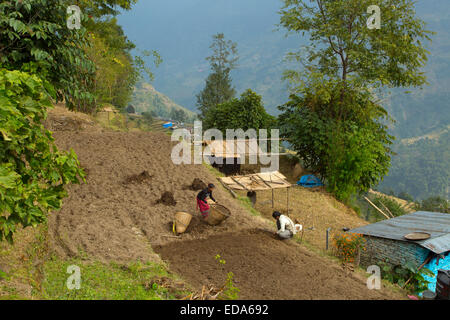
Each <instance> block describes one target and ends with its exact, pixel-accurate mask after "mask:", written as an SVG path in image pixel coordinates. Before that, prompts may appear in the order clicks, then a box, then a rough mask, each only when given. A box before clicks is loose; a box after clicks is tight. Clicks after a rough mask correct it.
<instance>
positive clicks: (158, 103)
mask: <svg viewBox="0 0 450 320" xmlns="http://www.w3.org/2000/svg"><path fill="white" fill-rule="evenodd" d="M132 105H133V106H134V107H135V108H136V111H137V112H138V113H142V112H152V111H153V112H154V113H156V114H157V115H158V116H160V117H164V118H167V117H170V115H171V112H172V110H182V111H183V112H185V114H186V118H187V119H186V120H191V119H192V118H194V117H195V113H194V112H192V111H190V110H188V109H186V108H184V107H182V106H180V105H178V104H176V103H175V102H173V101H172V100H171V99H170V98H169V97H167V96H166V95H164V94H162V93H161V92H158V91H157V90H156V89H155V88H154V87H153V86H152V85H151V84H149V83H146V82H140V83H139V84H137V85H136V87H135V89H134V92H133V99H132Z"/></svg>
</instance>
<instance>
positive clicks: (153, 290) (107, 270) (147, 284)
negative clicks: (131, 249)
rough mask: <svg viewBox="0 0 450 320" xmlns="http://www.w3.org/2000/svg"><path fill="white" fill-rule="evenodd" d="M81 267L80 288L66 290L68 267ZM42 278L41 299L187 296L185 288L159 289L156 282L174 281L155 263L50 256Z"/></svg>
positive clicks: (163, 268)
mask: <svg viewBox="0 0 450 320" xmlns="http://www.w3.org/2000/svg"><path fill="white" fill-rule="evenodd" d="M71 265H75V266H78V267H79V268H80V279H81V282H80V289H78V290H76V289H73V290H69V289H68V287H67V281H68V278H69V277H70V276H71V274H69V273H67V268H68V267H69V266H71ZM44 275H45V278H44V280H43V282H42V289H43V290H42V294H43V297H42V298H44V299H54V300H171V299H177V298H180V297H181V296H185V295H187V291H186V289H184V288H181V289H174V288H171V287H170V286H169V287H167V286H161V285H159V284H157V283H155V282H157V281H154V280H155V279H161V278H166V279H170V281H173V282H174V283H175V282H176V279H174V277H173V276H172V275H170V274H169V273H168V272H167V270H166V268H165V267H164V266H162V265H160V264H156V263H145V264H144V263H133V264H130V265H127V266H125V265H119V264H116V263H109V264H105V263H101V262H83V261H81V260H77V259H74V260H61V259H59V258H57V257H52V258H51V259H49V260H48V261H47V262H46V263H45V264H44Z"/></svg>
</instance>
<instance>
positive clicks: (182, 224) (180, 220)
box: [174, 212, 192, 234]
mask: <svg viewBox="0 0 450 320" xmlns="http://www.w3.org/2000/svg"><path fill="white" fill-rule="evenodd" d="M191 220H192V215H191V214H190V213H187V212H177V213H175V221H174V231H175V232H176V233H177V234H180V233H184V232H185V231H186V229H187V228H188V226H189V224H190V223H191Z"/></svg>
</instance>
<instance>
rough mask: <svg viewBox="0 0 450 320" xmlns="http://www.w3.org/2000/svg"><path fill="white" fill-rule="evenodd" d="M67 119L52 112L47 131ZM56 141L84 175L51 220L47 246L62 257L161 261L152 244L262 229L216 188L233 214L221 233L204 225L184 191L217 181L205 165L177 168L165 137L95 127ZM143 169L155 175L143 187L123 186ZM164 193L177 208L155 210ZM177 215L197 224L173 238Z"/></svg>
mask: <svg viewBox="0 0 450 320" xmlns="http://www.w3.org/2000/svg"><path fill="white" fill-rule="evenodd" d="M68 116H71V117H75V118H77V116H78V114H74V113H70V112H67V111H64V110H61V109H59V108H57V110H56V112H54V110H52V111H51V116H50V117H49V121H50V125H51V124H52V123H53V122H55V121H58V119H60V118H61V117H68ZM82 120H83V119H82ZM53 128H54V127H53ZM54 129H55V128H54ZM56 129H57V128H56ZM91 129H92V130H91ZM53 136H54V138H55V141H56V144H57V145H58V147H60V148H61V149H63V150H68V149H70V148H73V149H74V151H75V152H76V153H77V155H78V159H79V161H80V163H81V165H82V166H83V167H84V168H86V171H87V172H88V176H87V183H86V184H81V185H72V186H70V187H69V188H68V191H69V196H68V197H67V198H66V199H65V200H64V205H63V208H62V209H61V210H60V211H59V212H56V213H54V214H51V215H50V217H49V233H50V240H51V244H52V245H51V247H52V249H53V250H54V251H56V252H57V253H58V254H60V255H62V256H75V255H78V254H79V253H82V252H84V253H87V254H88V256H91V257H93V258H95V259H99V260H100V261H118V262H124V261H136V260H141V261H154V260H158V257H157V256H156V255H155V254H153V253H152V250H151V245H155V244H165V243H168V242H171V241H181V240H186V239H198V238H207V237H208V236H210V235H213V234H216V233H220V232H229V231H232V230H235V231H238V230H242V229H246V228H251V227H254V226H263V225H265V223H264V221H263V219H261V218H259V217H254V216H251V215H249V214H248V213H247V212H246V211H245V210H244V209H243V208H242V207H241V206H240V205H239V204H238V203H236V201H235V200H234V199H233V198H232V197H231V195H229V193H228V192H227V191H226V190H223V189H222V188H219V187H218V188H217V190H216V191H215V198H216V199H218V200H219V201H220V202H221V204H223V205H225V206H226V207H228V208H229V209H230V210H231V211H232V213H233V215H232V217H231V218H229V219H228V220H227V221H226V223H223V224H222V225H220V226H218V227H211V226H208V225H206V224H204V223H203V222H202V221H201V220H200V217H199V213H198V212H197V210H196V200H195V199H196V194H197V191H192V190H185V189H184V187H185V186H186V185H190V184H192V181H193V179H194V178H199V179H201V180H202V181H204V182H209V181H211V182H213V183H214V182H216V178H215V177H214V176H213V175H212V174H211V173H210V172H208V170H206V169H205V167H204V166H202V165H174V164H173V163H172V161H171V160H170V154H171V149H172V145H173V143H172V142H171V141H170V138H169V137H168V136H167V135H166V134H164V133H151V132H129V133H126V132H111V131H106V130H98V127H95V126H93V127H92V128H91V127H85V128H83V130H80V131H79V130H76V131H69V130H61V131H55V132H54V134H53ZM144 170H146V171H147V172H148V173H149V175H150V176H152V178H151V179H150V180H148V181H146V183H144V184H124V183H123V182H124V181H126V179H127V178H128V177H130V176H133V175H138V174H140V173H142V172H143V171H144ZM215 184H216V185H217V184H218V183H215ZM166 191H169V192H172V193H173V195H174V198H175V200H176V202H177V203H176V205H175V206H166V205H164V204H155V202H156V201H157V200H158V199H160V198H161V196H162V194H163V193H164V192H166ZM178 211H184V212H189V213H192V214H194V219H193V221H192V223H191V225H190V226H189V228H188V230H187V233H185V234H183V235H182V236H181V237H180V239H173V238H172V237H171V236H173V234H172V232H171V227H170V224H171V222H172V221H173V217H174V214H175V213H176V212H178Z"/></svg>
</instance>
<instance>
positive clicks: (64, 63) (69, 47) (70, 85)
mask: <svg viewBox="0 0 450 320" xmlns="http://www.w3.org/2000/svg"><path fill="white" fill-rule="evenodd" d="M67 6H68V5H67V2H66V1H62V0H41V1H32V0H22V1H18V0H16V1H3V2H2V3H0V64H2V65H3V67H5V68H7V69H9V70H24V71H30V72H32V73H37V74H39V75H40V76H41V77H43V78H45V79H48V81H49V82H50V83H51V84H52V85H53V86H54V87H55V89H56V93H57V99H58V100H63V99H64V100H65V101H66V104H67V106H68V107H69V108H76V109H78V110H83V111H86V110H88V109H89V105H90V104H91V103H92V101H93V98H94V97H93V95H92V93H91V92H90V90H89V88H90V87H92V82H93V76H94V70H95V69H94V64H93V63H92V62H91V61H90V60H89V59H88V57H87V54H86V52H85V50H84V49H85V48H86V47H87V46H88V38H87V30H86V28H85V27H84V25H83V24H84V22H86V21H87V19H88V17H87V16H86V15H82V17H81V18H82V26H81V29H80V30H76V29H74V30H70V29H69V28H68V27H67V11H66V10H67Z"/></svg>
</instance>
